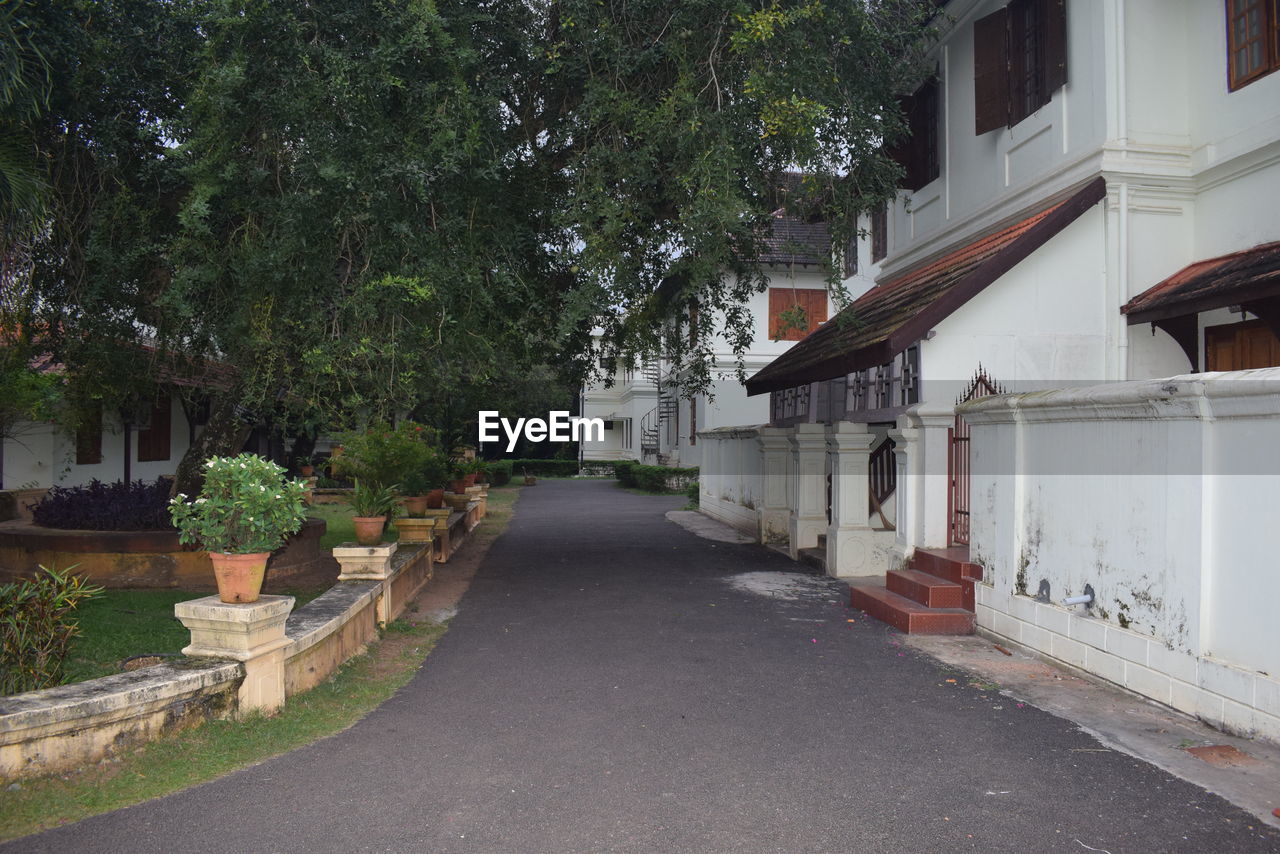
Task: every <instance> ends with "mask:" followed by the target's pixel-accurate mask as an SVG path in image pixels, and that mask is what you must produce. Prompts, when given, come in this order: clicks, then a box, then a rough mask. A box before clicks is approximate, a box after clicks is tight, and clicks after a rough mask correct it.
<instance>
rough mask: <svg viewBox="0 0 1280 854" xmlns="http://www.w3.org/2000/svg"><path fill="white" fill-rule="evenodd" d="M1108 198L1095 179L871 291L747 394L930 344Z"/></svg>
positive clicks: (764, 373) (750, 384) (760, 376)
mask: <svg viewBox="0 0 1280 854" xmlns="http://www.w3.org/2000/svg"><path fill="white" fill-rule="evenodd" d="M1105 195H1106V182H1105V181H1104V180H1103V179H1102V178H1096V179H1094V180H1093V181H1091V182H1089V184H1087V185H1086V186H1084V187H1083V188H1082V189H1080V190H1078V191H1077V192H1076V193H1074V194H1073V195H1071V196H1069V197H1068V198H1066V199H1065V200H1063V201H1060V202H1058V203H1056V204H1052V205H1049V206H1047V207H1045V208H1043V209H1042V210H1039V211H1037V212H1035V213H1033V214H1031V215H1030V216H1027V217H1025V218H1023V219H1021V220H1019V221H1018V222H1016V223H1014V224H1012V225H1007V226H1005V227H1003V228H1001V229H999V230H998V231H995V232H992V233H990V234H988V235H986V236H984V237H981V238H979V239H977V240H973V241H970V242H969V243H966V244H964V245H963V246H961V247H959V248H957V249H953V250H951V251H949V252H947V253H945V254H944V255H942V256H941V257H939V258H937V259H935V260H932V261H926V262H924V263H923V264H920V265H918V266H916V267H914V268H912V269H910V270H907V271H905V272H903V273H900V274H899V275H897V276H894V277H892V278H890V279H888V280H886V281H885V282H884V283H882V284H880V285H878V286H876V287H874V288H872V289H871V290H869V291H867V292H866V293H865V294H863V295H862V296H861V297H859V298H858V299H857V300H855V301H854V302H853V303H852V304H851V305H849V306H847V307H846V308H845V309H844V310H843V311H841V312H840V313H839V314H838V315H836V317H835V318H833V319H832V320H830V321H828V322H827V323H826V324H824V325H823V326H820V327H819V328H818V329H816V330H814V331H813V332H812V333H810V334H809V335H808V336H807V337H805V338H804V339H803V340H801V341H800V342H799V343H798V344H796V346H794V347H792V348H791V349H790V350H788V351H787V352H786V353H784V354H783V355H781V356H779V357H778V358H777V359H775V360H773V362H771V363H769V364H768V365H766V366H765V367H764V368H763V369H762V370H761V371H759V372H758V373H757V374H755V375H754V376H753V377H751V378H750V379H748V380H747V394H763V393H764V392H768V391H775V390H777V389H783V388H789V387H791V386H796V385H801V384H804V383H811V382H819V381H821V380H828V379H833V378H835V377H840V376H844V375H845V374H847V373H850V372H851V371H856V370H862V369H863V368H868V367H872V366H874V365H881V364H884V363H885V362H888V361H889V360H891V359H892V358H893V357H894V356H895V355H897V354H898V353H900V352H902V351H903V350H905V349H906V348H907V347H909V346H911V345H912V344H913V343H915V342H916V341H918V340H920V339H921V338H923V337H924V336H925V335H926V334H927V333H928V331H929V330H930V329H931V328H932V327H933V326H934V325H935V324H937V323H938V322H939V321H941V320H942V319H944V318H945V317H947V316H948V315H950V314H951V313H952V312H954V311H955V310H956V309H958V308H959V307H960V306H962V305H964V304H965V303H966V302H968V301H969V300H970V299H972V298H973V297H974V296H976V295H977V294H978V293H980V292H981V291H982V290H983V289H984V288H985V287H986V286H987V285H989V284H991V283H992V282H994V281H995V280H996V279H998V278H1000V276H1002V275H1004V274H1005V273H1007V272H1008V271H1009V270H1010V269H1011V268H1012V267H1013V266H1014V265H1015V264H1017V263H1018V262H1019V261H1021V260H1022V259H1024V258H1026V257H1027V256H1028V255H1030V254H1031V253H1032V252H1033V251H1035V250H1036V249H1038V248H1039V247H1040V246H1043V245H1044V244H1045V242H1046V241H1048V240H1049V238H1051V237H1053V236H1054V235H1055V234H1057V233H1058V232H1059V231H1061V230H1062V229H1063V228H1065V227H1066V226H1067V225H1068V224H1069V223H1071V222H1072V221H1074V220H1075V219H1076V218H1077V217H1079V216H1080V215H1081V214H1082V213H1084V212H1085V211H1086V210H1088V209H1089V208H1091V207H1093V206H1094V205H1095V204H1097V203H1098V202H1099V201H1101V200H1102V198H1103V197H1104V196H1105Z"/></svg>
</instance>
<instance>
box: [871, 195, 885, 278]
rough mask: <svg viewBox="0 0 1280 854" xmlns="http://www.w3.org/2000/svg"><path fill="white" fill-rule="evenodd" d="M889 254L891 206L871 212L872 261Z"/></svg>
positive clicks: (883, 206) (882, 206)
mask: <svg viewBox="0 0 1280 854" xmlns="http://www.w3.org/2000/svg"><path fill="white" fill-rule="evenodd" d="M888 254H889V206H888V205H881V206H880V207H878V208H876V209H875V210H874V211H872V212H871V263H872V264H874V263H875V262H877V261H879V260H880V259H881V258H883V257H884V256H885V255H888Z"/></svg>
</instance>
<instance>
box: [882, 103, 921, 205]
mask: <svg viewBox="0 0 1280 854" xmlns="http://www.w3.org/2000/svg"><path fill="white" fill-rule="evenodd" d="M915 100H916V99H915V96H914V95H904V96H902V97H901V98H899V99H898V109H900V110H902V118H903V120H905V121H906V123H907V133H908V134H910V135H909V136H906V137H904V138H903V139H900V140H899V141H898V143H897V144H896V145H893V146H891V147H890V148H889V149H888V152H887V153H888V155H889V157H890V158H892V160H893V162H894V163H897V164H898V165H899V166H901V167H902V168H903V169H904V170H906V175H904V176H903V179H902V182H903V185H904V186H905V187H907V188H908V189H910V187H911V166H912V159H913V158H912V156H911V154H912V149H913V147H914V145H915V125H914V122H913V121H912V117H913V115H914V110H915Z"/></svg>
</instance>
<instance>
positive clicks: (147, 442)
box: [138, 394, 173, 463]
mask: <svg viewBox="0 0 1280 854" xmlns="http://www.w3.org/2000/svg"><path fill="white" fill-rule="evenodd" d="M172 405H173V401H172V399H171V398H170V396H169V395H168V394H164V395H162V396H161V397H160V399H159V400H157V401H156V405H155V408H154V409H152V410H151V423H150V425H148V427H147V429H145V430H139V431H138V462H140V463H145V462H157V461H162V460H167V459H169V458H170V456H171V455H172V454H171V449H170V447H169V428H170V422H169V417H170V409H171V407H172Z"/></svg>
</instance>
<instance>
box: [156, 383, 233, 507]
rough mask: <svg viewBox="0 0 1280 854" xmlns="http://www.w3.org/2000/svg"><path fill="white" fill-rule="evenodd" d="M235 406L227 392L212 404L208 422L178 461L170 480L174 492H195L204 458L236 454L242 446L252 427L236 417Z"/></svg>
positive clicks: (188, 493) (201, 477)
mask: <svg viewBox="0 0 1280 854" xmlns="http://www.w3.org/2000/svg"><path fill="white" fill-rule="evenodd" d="M236 409H237V406H236V400H235V398H234V397H232V396H231V395H227V396H221V397H219V398H218V400H217V401H216V402H215V403H214V406H213V408H212V411H211V412H210V413H209V423H208V424H206V425H205V427H204V430H202V431H201V432H200V435H199V436H197V437H196V440H195V441H194V442H192V443H191V446H190V447H189V448H187V452H186V453H185V454H184V455H183V457H182V461H181V462H180V463H178V475H177V477H175V478H174V481H173V492H174V494H175V495H176V494H178V493H182V494H183V495H186V496H188V497H194V496H196V495H198V494H199V493H200V487H201V486H203V485H204V463H205V460H207V459H209V458H210V457H225V456H228V455H231V454H237V453H239V452H240V450H241V449H242V448H243V447H244V443H245V442H246V441H248V439H249V434H250V433H251V432H252V430H253V427H252V425H249V424H246V423H245V422H244V421H243V420H241V419H240V417H239V416H238V415H237V414H236Z"/></svg>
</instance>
